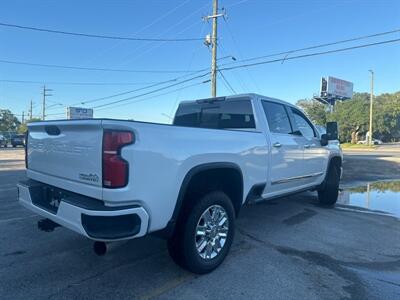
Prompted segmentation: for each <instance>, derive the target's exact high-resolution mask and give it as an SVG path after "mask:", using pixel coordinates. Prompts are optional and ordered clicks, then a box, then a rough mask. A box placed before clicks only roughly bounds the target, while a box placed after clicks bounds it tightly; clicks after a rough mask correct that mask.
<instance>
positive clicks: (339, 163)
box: [328, 156, 342, 168]
mask: <svg viewBox="0 0 400 300" xmlns="http://www.w3.org/2000/svg"><path fill="white" fill-rule="evenodd" d="M331 165H336V166H337V167H339V168H340V167H341V166H342V158H341V157H339V156H335V157H332V158H331V160H330V161H329V165H328V168H329V167H330V166H331Z"/></svg>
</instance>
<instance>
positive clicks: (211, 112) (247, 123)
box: [174, 99, 256, 129]
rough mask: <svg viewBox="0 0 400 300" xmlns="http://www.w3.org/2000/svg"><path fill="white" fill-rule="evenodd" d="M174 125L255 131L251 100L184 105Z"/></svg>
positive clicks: (178, 112)
mask: <svg viewBox="0 0 400 300" xmlns="http://www.w3.org/2000/svg"><path fill="white" fill-rule="evenodd" d="M174 125H178V126H189V127H201V128H213V129H255V127H256V126H255V121H254V114H253V109H252V105H251V102H250V100H248V99H243V100H225V101H217V102H211V103H210V102H204V103H189V104H182V105H181V106H180V107H179V109H178V111H177V113H176V116H175V119H174Z"/></svg>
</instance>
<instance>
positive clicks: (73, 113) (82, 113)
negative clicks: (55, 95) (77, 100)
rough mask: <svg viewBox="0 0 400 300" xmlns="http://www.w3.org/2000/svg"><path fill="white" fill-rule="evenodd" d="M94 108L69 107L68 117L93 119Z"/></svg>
mask: <svg viewBox="0 0 400 300" xmlns="http://www.w3.org/2000/svg"><path fill="white" fill-rule="evenodd" d="M92 118H93V109H91V108H82V107H67V119H92Z"/></svg>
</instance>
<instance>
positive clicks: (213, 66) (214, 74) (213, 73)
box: [211, 0, 218, 97]
mask: <svg viewBox="0 0 400 300" xmlns="http://www.w3.org/2000/svg"><path fill="white" fill-rule="evenodd" d="M212 14H213V20H212V38H211V40H212V49H211V97H217V32H218V31H217V26H218V17H217V16H216V15H217V14H218V0H213V13H212Z"/></svg>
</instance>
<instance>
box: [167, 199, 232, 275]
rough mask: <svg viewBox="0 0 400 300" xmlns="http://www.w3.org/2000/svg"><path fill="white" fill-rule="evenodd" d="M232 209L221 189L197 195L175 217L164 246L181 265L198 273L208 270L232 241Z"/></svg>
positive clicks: (210, 269) (219, 262)
mask: <svg viewBox="0 0 400 300" xmlns="http://www.w3.org/2000/svg"><path fill="white" fill-rule="evenodd" d="M234 230H235V212H234V208H233V205H232V202H231V200H230V199H229V197H228V196H227V195H226V194H224V193H223V192H219V191H216V192H211V193H209V194H206V195H205V196H203V197H201V198H200V199H199V200H198V201H196V203H195V204H194V205H193V206H192V208H191V209H190V210H189V211H188V213H187V214H186V213H185V214H184V216H182V219H181V220H179V221H178V224H177V228H176V232H175V233H174V235H173V237H172V238H171V239H169V240H168V250H169V253H170V255H171V257H172V258H173V260H174V261H175V262H176V263H177V264H178V265H180V266H181V267H183V268H185V269H187V270H189V271H191V272H193V273H198V274H204V273H208V272H211V271H212V270H214V269H215V268H217V267H218V266H219V265H220V264H221V263H222V262H223V260H224V259H225V257H226V255H227V254H228V252H229V249H230V247H231V245H232V241H233V236H234Z"/></svg>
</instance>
